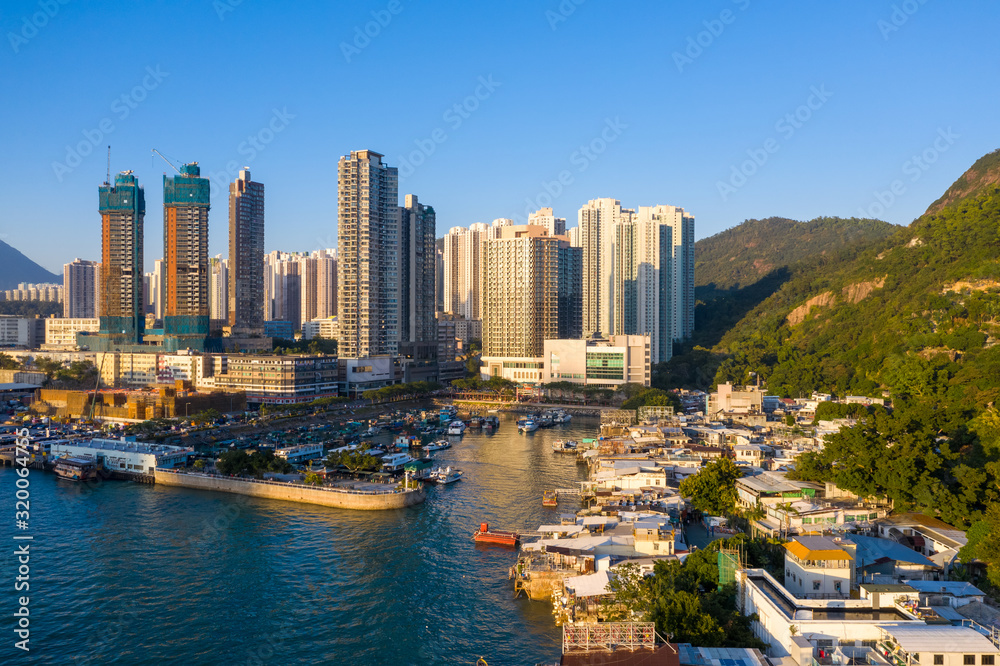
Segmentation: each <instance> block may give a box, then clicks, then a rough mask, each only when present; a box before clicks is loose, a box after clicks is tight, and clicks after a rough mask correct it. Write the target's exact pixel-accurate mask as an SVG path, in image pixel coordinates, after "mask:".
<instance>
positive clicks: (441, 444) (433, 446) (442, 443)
mask: <svg viewBox="0 0 1000 666" xmlns="http://www.w3.org/2000/svg"><path fill="white" fill-rule="evenodd" d="M450 448H451V442H449V441H448V440H447V439H439V440H437V441H436V442H431V443H430V444H428V445H427V446H425V447H424V451H441V450H443V449H450Z"/></svg>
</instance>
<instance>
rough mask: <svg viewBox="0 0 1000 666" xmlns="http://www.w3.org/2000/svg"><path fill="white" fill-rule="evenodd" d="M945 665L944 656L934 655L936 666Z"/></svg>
mask: <svg viewBox="0 0 1000 666" xmlns="http://www.w3.org/2000/svg"><path fill="white" fill-rule="evenodd" d="M942 664H944V655H943V654H936V655H934V666H942Z"/></svg>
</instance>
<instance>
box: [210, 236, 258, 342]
mask: <svg viewBox="0 0 1000 666" xmlns="http://www.w3.org/2000/svg"><path fill="white" fill-rule="evenodd" d="M261 263H262V264H263V262H261ZM208 316H209V319H210V320H211V327H212V329H213V330H216V327H217V326H223V325H224V323H228V321H229V261H227V260H226V259H223V258H222V255H221V254H219V255H216V256H214V257H212V258H211V259H209V260H208Z"/></svg>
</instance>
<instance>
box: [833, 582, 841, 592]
mask: <svg viewBox="0 0 1000 666" xmlns="http://www.w3.org/2000/svg"><path fill="white" fill-rule="evenodd" d="M833 589H835V590H836V591H837V592H840V581H839V580H835V581H833Z"/></svg>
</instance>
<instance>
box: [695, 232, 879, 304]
mask: <svg viewBox="0 0 1000 666" xmlns="http://www.w3.org/2000/svg"><path fill="white" fill-rule="evenodd" d="M898 230H899V227H897V226H895V225H893V224H889V223H888V222H883V221H881V220H868V219H857V218H850V219H843V218H839V217H819V218H816V219H815V220H810V221H809V222H796V221H795V220H789V219H787V218H784V217H769V218H766V219H763V220H747V221H746V222H744V223H743V224H740V225H738V226H735V227H733V228H732V229H727V230H726V231H723V232H722V233H718V234H716V235H714V236H710V237H709V238H703V239H702V240H700V241H698V242H697V243H696V244H695V273H694V274H695V287H696V288H697V287H710V288H712V289H715V290H728V289H733V288H744V287H747V286H748V285H751V284H754V283H756V282H758V281H760V280H761V279H763V278H764V277H766V276H767V275H769V274H770V273H772V272H773V271H774V270H775V269H779V268H783V267H787V266H791V265H792V264H794V263H796V262H798V261H801V260H802V259H805V258H807V257H810V256H812V255H815V254H825V253H827V252H828V251H830V250H831V249H832V248H838V247H844V246H845V245H853V244H854V243H856V242H858V241H873V240H879V239H883V238H888V237H889V236H891V235H892V234H893V233H895V232H896V231H898Z"/></svg>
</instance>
